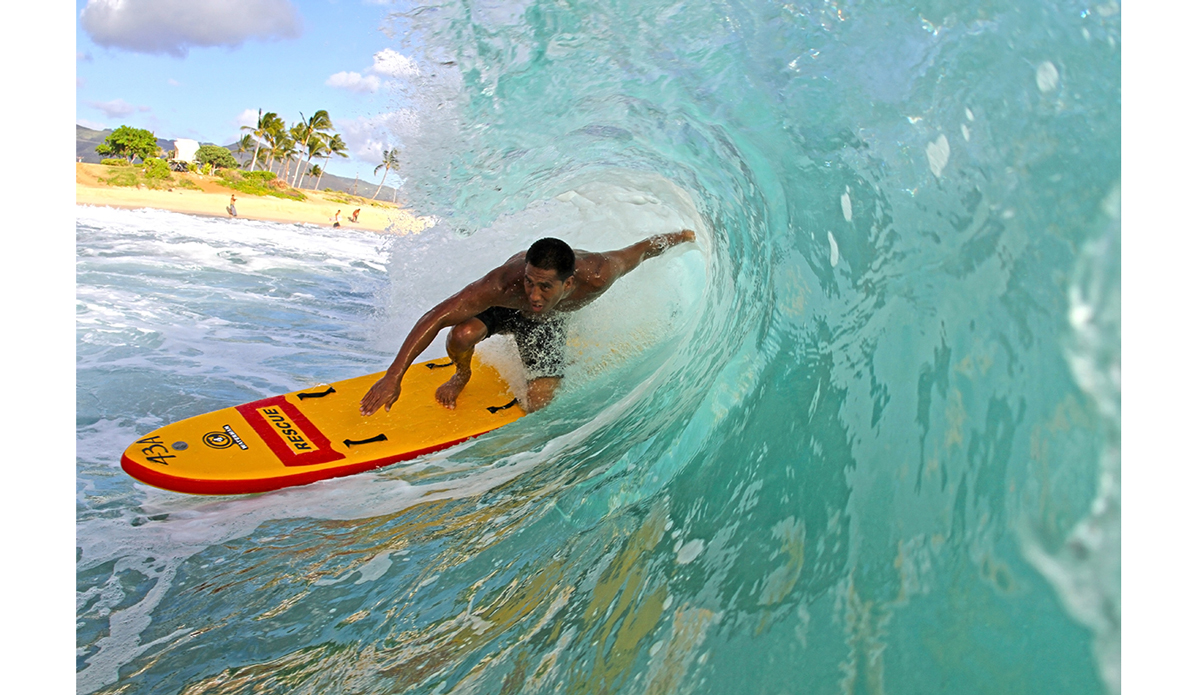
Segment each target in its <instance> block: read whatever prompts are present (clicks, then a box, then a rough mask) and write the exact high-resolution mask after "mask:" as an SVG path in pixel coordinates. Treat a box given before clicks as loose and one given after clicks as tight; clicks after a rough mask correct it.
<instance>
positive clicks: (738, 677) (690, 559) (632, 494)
mask: <svg viewBox="0 0 1200 695" xmlns="http://www.w3.org/2000/svg"><path fill="white" fill-rule="evenodd" d="M391 21H392V22H393V23H394V24H395V27H394V28H395V29H397V35H400V36H408V37H411V42H410V43H405V42H400V41H398V43H397V45H396V48H397V49H398V50H401V51H403V52H405V53H407V54H409V55H413V56H414V57H416V58H417V59H418V64H419V65H420V67H421V74H420V75H419V76H417V77H413V78H411V81H410V83H409V84H408V85H407V86H405V87H404V88H403V89H402V90H401V92H400V94H399V95H398V98H399V100H400V102H401V105H402V107H403V109H405V111H404V113H405V114H406V117H405V118H404V119H398V121H397V122H402V123H404V124H406V125H404V126H403V127H398V129H397V133H396V135H397V137H398V139H399V141H400V142H402V143H403V144H404V148H405V157H406V161H407V162H409V170H408V171H406V174H407V175H408V177H409V178H408V180H407V182H406V184H405V188H406V190H407V191H408V192H409V195H410V197H411V199H410V204H411V205H413V206H414V207H415V208H416V211H417V212H418V213H420V214H431V215H435V216H437V218H438V219H439V220H440V222H439V224H438V225H437V226H435V227H434V228H432V229H429V230H426V231H425V232H423V233H422V234H419V235H413V236H407V237H399V238H395V239H392V240H390V241H388V242H387V244H386V247H385V248H381V243H380V242H368V241H366V240H365V238H364V239H362V240H355V241H353V242H346V241H336V242H335V241H334V240H333V238H332V237H329V238H328V239H326V238H325V237H322V239H321V244H318V245H316V246H315V247H313V248H312V250H311V251H303V250H301V251H284V250H283V249H284V248H287V245H286V244H280V245H279V246H274V245H273V244H272V243H270V242H267V241H265V240H264V241H263V242H262V243H261V244H259V243H255V242H254V241H252V240H245V239H243V240H242V242H241V243H244V244H246V249H247V250H245V251H241V250H234V251H232V253H234V254H235V255H237V256H238V257H239V258H241V259H242V260H244V261H246V262H245V263H237V262H236V261H235V260H231V259H230V256H229V254H228V253H226V252H224V251H222V252H213V249H217V248H220V245H219V244H218V243H217V242H213V241H205V240H203V238H202V236H201V235H196V238H197V239H198V240H197V241H195V242H194V245H193V243H192V242H191V241H189V242H188V243H187V244H180V243H176V242H174V241H172V239H174V237H171V235H170V234H168V233H167V232H166V231H164V229H165V226H166V224H167V223H166V221H163V220H156V219H152V218H151V219H146V220H145V222H146V231H145V234H146V235H147V238H155V239H160V240H164V243H162V244H160V245H153V246H152V247H140V248H137V249H129V248H126V247H122V249H123V250H116V249H115V248H114V247H113V246H110V244H114V245H115V244H124V243H125V242H124V241H115V239H125V238H126V237H127V234H128V232H127V231H125V232H120V230H121V229H123V227H122V226H123V225H129V224H130V222H129V220H130V219H131V218H132V217H133V216H134V215H136V214H137V213H112V217H111V218H110V217H105V216H103V215H101V214H100V213H95V214H94V218H87V216H86V215H83V214H82V213H81V222H80V231H79V238H80V248H81V260H80V268H81V270H80V295H81V306H82V307H83V308H81V315H80V324H79V325H80V344H81V346H84V345H86V346H88V347H87V350H83V351H82V352H83V353H85V357H84V359H83V361H82V362H81V366H80V389H81V396H80V398H79V402H80V403H81V406H80V411H81V413H80V452H81V453H80V463H79V466H80V471H81V472H80V480H81V488H80V502H79V505H80V527H79V537H80V541H79V542H80V546H81V559H80V561H79V568H80V575H79V576H80V586H81V589H80V596H81V598H80V620H81V623H80V624H81V625H83V626H84V627H81V628H80V633H79V634H80V637H79V641H80V656H79V668H80V684H81V685H80V691H81V692H91V691H94V690H101V691H112V690H115V689H117V688H122V687H123V688H127V689H128V690H127V691H128V692H184V691H187V692H230V693H232V692H251V691H254V692H289V693H291V692H333V691H340V692H401V691H412V692H431V693H432V692H537V691H539V690H545V691H547V692H549V691H555V690H558V689H560V688H565V689H567V690H569V691H578V692H639V693H640V692H713V693H727V692H758V691H760V690H771V689H773V690H779V689H785V690H792V689H804V690H819V691H826V690H829V691H839V690H840V691H845V692H857V691H867V692H883V691H885V690H886V691H887V692H921V693H927V692H948V691H953V692H1025V691H1033V690H1044V691H1054V692H1064V693H1065V692H1097V691H1102V690H1105V689H1108V690H1110V691H1117V690H1119V683H1120V681H1119V675H1120V673H1119V657H1120V653H1119V636H1120V584H1119V564H1118V563H1119V548H1120V546H1119V542H1120V541H1119V521H1120V458H1119V451H1120V449H1119V442H1120V427H1119V422H1120V419H1119V418H1120V384H1119V365H1120V353H1119V331H1120V317H1119V306H1120V301H1119V300H1120V276H1119V257H1120V206H1119V198H1120V188H1119V184H1120V181H1119V173H1120V159H1119V143H1120V136H1119V133H1120V120H1119V114H1120V104H1119V98H1118V96H1117V95H1118V93H1119V85H1120V82H1119V74H1120V51H1119V49H1120V13H1119V7H1118V6H1117V5H1115V4H1104V5H1088V4H1082V3H1081V4H1076V5H1070V6H1062V7H1045V6H1043V4H1039V3H1024V2H1022V3H1018V4H1016V5H1006V6H1005V7H1004V8H999V7H995V6H993V5H991V4H988V3H974V4H967V5H963V4H961V3H955V4H952V5H947V4H944V3H936V2H932V3H922V4H919V5H917V6H913V5H912V4H911V3H909V4H901V3H883V4H874V5H871V6H869V7H866V6H858V5H855V4H848V3H835V2H826V3H807V4H806V3H801V4H783V5H780V4H774V3H757V2H722V3H692V2H674V3H658V2H639V3H595V2H592V3H585V2H570V1H565V2H532V1H530V2H507V3H505V2H467V3H442V4H436V3H435V4H423V5H420V6H411V7H404V8H401V9H400V10H399V11H397V12H395V13H394V14H393V15H392V16H391ZM89 214H90V213H89ZM85 218H87V219H85ZM171 223H172V224H174V222H173V221H172V222H171ZM189 224H191V223H189ZM196 224H200V223H199V222H197V223H196ZM203 224H205V225H211V227H212V230H217V229H224V228H226V227H227V226H228V225H230V224H232V223H231V222H229V221H223V220H214V221H205V222H204V223H203ZM682 227H688V228H692V229H695V230H696V231H697V233H698V237H699V239H698V243H697V244H696V245H695V246H694V247H687V248H685V247H679V248H677V249H674V250H672V251H671V252H670V253H668V254H666V255H664V256H663V257H661V258H658V259H654V260H652V261H649V262H647V263H646V264H645V265H643V266H642V267H641V268H639V269H638V270H637V271H636V272H635V273H634V274H631V275H630V276H629V277H627V278H625V279H623V280H622V281H621V282H620V283H619V284H618V285H617V286H616V287H615V288H614V289H613V290H612V291H611V292H610V293H608V294H607V295H605V296H604V297H603V298H602V299H601V300H599V301H597V302H596V303H595V304H593V305H591V306H589V307H587V308H586V309H585V310H583V311H581V312H579V313H578V314H577V315H576V316H574V317H573V319H572V322H571V324H570V339H569V347H570V349H571V354H572V358H573V362H572V366H571V369H570V371H569V372H568V375H567V379H566V380H565V381H564V387H563V390H562V391H561V393H560V395H559V397H558V398H556V400H555V402H554V403H553V404H552V405H551V406H550V407H549V408H547V409H546V410H544V411H540V412H539V413H537V414H535V415H533V416H529V417H527V418H524V419H523V420H521V421H519V422H517V423H515V424H514V425H511V426H509V427H506V428H504V429H502V430H499V431H497V432H495V433H493V434H491V435H489V436H486V437H483V438H480V439H479V440H476V441H474V442H472V443H469V444H466V445H464V446H462V447H458V448H456V449H453V450H451V451H449V452H444V453H442V454H439V455H437V456H433V457H429V458H427V459H424V460H421V461H419V462H416V463H414V464H412V465H409V466H396V467H393V468H389V469H387V470H385V471H380V472H377V473H372V474H367V475H361V476H355V477H353V478H347V479H343V480H335V481H327V482H325V483H320V484H317V485H313V486H308V487H305V488H300V489H295V490H289V491H281V492H279V493H275V494H270V495H262V496H258V497H255V498H247V499H232V500H203V501H197V500H181V499H178V498H176V497H172V496H169V495H166V494H165V493H156V492H153V491H147V490H145V489H143V488H140V487H136V486H133V485H132V484H130V483H129V481H127V480H124V479H122V478H120V476H119V472H114V471H115V466H116V458H117V457H119V449H120V447H123V446H124V443H126V442H123V441H122V442H117V445H116V446H115V447H114V448H112V452H113V453H112V454H111V457H112V458H111V462H109V461H108V459H107V458H106V454H105V453H104V452H105V451H107V449H106V447H107V446H108V445H109V444H112V443H113V441H114V440H117V439H120V438H121V437H122V436H127V435H129V434H131V433H136V432H141V431H145V429H146V427H147V421H146V420H147V415H146V414H147V413H153V414H154V417H159V418H166V417H169V416H174V415H177V414H178V415H181V416H182V415H184V414H194V412H201V409H207V410H211V409H213V408H215V407H219V406H220V405H228V404H229V403H227V402H223V403H215V401H217V400H222V399H233V400H238V399H240V400H238V402H240V401H242V400H250V399H252V398H254V397H258V396H260V395H267V394H266V393H265V392H266V391H271V392H280V391H284V390H288V389H291V388H299V387H303V386H306V385H307V383H306V380H311V381H313V382H316V381H331V380H333V379H336V378H343V377H345V376H350V375H352V373H361V372H364V371H367V370H369V369H375V368H378V369H382V368H383V366H385V365H386V362H387V360H389V359H390V354H391V353H394V350H395V349H396V347H397V346H398V344H399V341H400V339H401V338H402V336H403V333H404V331H406V330H407V328H408V327H409V326H411V325H412V322H413V321H414V320H415V319H416V317H417V316H419V315H420V314H421V313H422V312H423V311H425V310H426V309H427V308H428V307H429V306H430V305H432V304H433V303H435V302H437V301H439V300H441V299H443V298H444V297H445V296H447V295H448V294H450V293H451V292H453V291H455V290H457V289H459V288H460V287H461V286H462V285H463V284H465V282H468V281H470V280H472V279H474V278H476V277H478V276H479V275H481V274H482V273H483V272H485V271H486V270H488V269H489V268H490V267H492V266H494V265H496V264H497V263H498V262H499V261H500V260H503V259H504V258H507V257H508V256H509V255H511V254H512V253H515V252H517V251H519V250H522V249H523V248H526V247H527V246H528V244H529V242H531V241H532V240H534V239H536V238H539V237H541V236H559V237H561V238H564V239H566V240H567V241H569V242H570V243H572V244H573V245H575V246H577V247H582V248H587V249H590V250H604V249H607V248H613V247H616V246H620V245H624V244H626V243H630V242H632V241H635V240H637V239H640V238H643V237H644V236H647V235H649V234H653V233H658V232H663V231H673V230H675V229H679V228H682ZM273 229H274V228H273ZM279 229H284V228H282V227H279ZM273 233H274V232H273ZM279 233H280V234H284V233H286V234H288V235H295V238H296V239H300V238H301V237H305V238H309V239H311V237H310V236H306V235H309V234H310V232H308V231H304V230H299V229H288V230H286V232H279ZM322 234H324V232H322ZM288 238H289V239H290V238H291V237H288ZM339 238H340V237H339ZM168 242H169V243H168ZM297 243H299V244H300V245H301V246H303V243H301V242H297ZM325 243H329V244H331V245H333V244H336V245H337V247H336V248H331V249H330V250H327V251H326V250H322V248H321V245H323V244H325ZM97 249H99V250H97ZM184 249H188V250H189V253H190V252H191V251H190V250H195V252H196V253H195V254H193V255H192V256H191V258H193V259H194V260H193V261H192V263H193V264H194V267H195V272H193V273H191V274H185V276H184V277H182V278H180V277H179V275H178V273H179V271H178V268H177V267H174V266H172V265H171V264H170V263H168V262H167V261H166V259H169V258H173V257H176V256H178V254H179V253H181V251H182V250H184ZM222 253H224V254H225V255H222ZM114 257H120V258H122V259H124V260H123V261H122V262H114V261H113V260H112V259H113V258H114ZM135 257H136V258H138V259H143V260H142V261H137V262H134V261H132V260H129V259H130V258H135ZM284 257H286V258H287V263H288V264H289V267H288V268H287V269H286V270H284V269H282V268H280V269H274V268H272V267H271V266H272V264H275V263H280V264H282V261H276V260H273V259H278V258H284ZM331 261H332V262H331ZM293 263H294V267H291V264H293ZM101 264H103V266H104V269H105V274H104V275H103V277H101V275H99V274H92V273H93V271H97V269H98V268H99V266H100V265H101ZM135 267H136V268H137V269H138V272H139V273H141V274H143V275H144V274H146V273H148V274H149V275H148V277H149V278H151V279H150V280H148V281H145V282H150V283H152V284H154V285H155V286H156V290H155V292H156V294H155V295H153V296H143V295H137V294H136V293H134V292H132V291H131V290H130V288H131V287H133V286H135V285H136V284H137V283H140V282H143V281H142V280H134V279H133V278H135V277H141V275H136V274H135V273H134V271H133V270H132V268H135ZM97 272H98V271H97ZM196 287H214V288H217V287H219V288H222V291H221V294H220V296H216V293H215V292H197V291H196V290H195V288H196ZM280 293H285V294H286V296H288V297H291V298H293V301H292V302H291V303H283V304H277V303H273V302H271V301H270V298H271V297H275V296H279V295H280ZM376 305H378V306H381V307H383V308H382V309H381V310H380V311H378V312H376V311H375V310H374V309H373V308H372V307H373V306H376ZM283 307H287V308H286V309H285V308H283ZM176 312H187V313H188V315H194V316H195V317H196V319H197V321H196V322H186V321H178V322H177V328H179V329H180V330H183V329H185V327H186V326H188V325H191V324H192V323H197V322H198V323H199V325H211V326H213V327H212V328H211V329H210V330H195V331H193V334H191V335H189V336H188V340H186V341H172V340H171V339H170V338H169V337H163V336H161V335H157V334H156V333H155V332H154V330H153V329H152V328H151V326H150V325H149V324H150V323H151V322H150V321H148V320H145V321H144V324H143V328H137V325H136V324H137V321H138V317H142V319H143V320H144V318H145V317H147V316H151V315H170V314H173V313H176ZM240 312H249V314H250V317H249V318H248V320H247V321H246V322H245V323H239V322H238V321H237V320H231V319H229V318H228V317H229V316H231V315H238V314H239V313H240ZM218 319H219V321H218ZM260 319H269V327H270V330H267V329H261V330H258V331H257V335H258V336H260V337H258V338H252V337H251V334H252V332H251V330H250V325H251V324H253V323H257V322H258V321H259V320H260ZM226 321H227V322H228V324H226V323H224V322H226ZM205 322H208V323H207V324H206V323H205ZM218 323H219V324H220V325H219V326H218V325H216V324H218ZM118 324H120V325H122V326H126V325H128V326H132V327H133V329H134V332H130V331H129V330H128V329H124V328H123V329H120V331H116V332H117V333H120V332H121V331H124V332H125V337H124V338H121V339H120V340H115V339H114V340H112V341H107V342H105V341H104V340H101V339H100V338H99V337H98V336H102V335H113V334H114V333H113V331H105V330H101V329H102V328H104V327H105V326H116V325H118ZM226 325H229V326H230V328H229V329H228V330H227V329H225V328H224V326H226ZM338 326H341V328H337V327H338ZM345 326H353V327H355V328H345ZM280 336H286V337H280ZM323 336H329V337H323ZM231 337H232V340H233V342H236V343H238V350H237V351H236V355H235V354H233V353H234V352H235V351H232V350H229V349H228V346H229V344H230V340H231ZM1114 345H1116V346H1117V347H1116V348H1114V347H1113V346H1114ZM223 346H224V347H223ZM437 349H438V348H437V347H436V346H435V347H434V348H431V351H432V352H436V351H437ZM481 351H482V352H483V353H484V356H485V358H486V359H489V360H491V361H493V362H494V363H496V364H498V365H500V366H501V367H502V369H507V370H509V373H510V374H512V375H513V376H514V381H516V380H517V379H516V378H515V377H516V374H517V366H516V365H515V363H514V360H513V355H512V352H511V348H510V346H508V345H507V344H505V343H504V342H503V341H502V340H491V341H488V342H486V343H484V344H483V346H481ZM367 365H371V366H367ZM181 367H183V368H181ZM364 367H365V368H364ZM354 370H357V372H355V371H354ZM347 372H350V373H347ZM156 379H157V380H159V382H160V383H161V382H162V381H163V380H165V381H167V382H168V383H171V384H172V385H173V390H174V391H175V392H177V393H179V392H189V393H194V392H195V389H197V387H198V386H201V385H206V384H209V385H214V386H215V389H216V390H215V391H214V392H210V393H211V394H212V395H211V397H208V396H206V397H194V396H193V397H187V398H184V399H183V401H184V402H183V404H182V405H180V404H178V403H176V405H173V406H170V407H167V406H164V404H165V403H167V402H175V401H177V400H178V399H177V398H169V397H167V396H163V395H161V390H159V391H157V393H159V394H160V395H158V396H151V395H148V394H149V393H150V392H152V390H151V389H143V385H145V384H148V383H155V380H156ZM93 394H95V395H96V396H97V399H99V400H101V401H102V402H103V403H105V404H106V405H104V406H103V407H100V408H99V409H98V410H97V412H93V409H94V408H93V407H92V406H90V405H87V404H88V403H91V402H93V400H96V399H91V396H92V395H93ZM242 396H246V397H242ZM189 409H190V410H191V411H192V412H191V413H185V412H184V411H187V410H189ZM112 539H121V541H120V542H119V543H117V542H114V541H113V540H112Z"/></svg>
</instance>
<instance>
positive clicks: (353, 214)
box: [350, 208, 362, 222]
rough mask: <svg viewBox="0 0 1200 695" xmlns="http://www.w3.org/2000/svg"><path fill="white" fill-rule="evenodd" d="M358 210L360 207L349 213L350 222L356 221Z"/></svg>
mask: <svg viewBox="0 0 1200 695" xmlns="http://www.w3.org/2000/svg"><path fill="white" fill-rule="evenodd" d="M360 210H362V208H356V209H355V210H354V212H352V213H350V221H351V222H358V213H359V211H360Z"/></svg>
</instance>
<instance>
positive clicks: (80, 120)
mask: <svg viewBox="0 0 1200 695" xmlns="http://www.w3.org/2000/svg"><path fill="white" fill-rule="evenodd" d="M75 123H77V124H78V125H81V126H83V127H84V128H91V129H92V130H105V129H106V128H108V126H106V125H104V124H103V123H97V122H96V121H89V120H88V119H86V118H76V119H75Z"/></svg>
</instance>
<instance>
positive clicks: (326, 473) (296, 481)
mask: <svg viewBox="0 0 1200 695" xmlns="http://www.w3.org/2000/svg"><path fill="white" fill-rule="evenodd" d="M268 400H273V399H268ZM260 402H261V401H260ZM248 405H253V404H248ZM480 434H484V433H483V432H480ZM272 436H277V435H272ZM478 436H479V435H478V434H474V435H471V436H469V437H463V438H462V439H456V440H454V441H452V442H445V443H443V444H435V445H434V446H430V447H426V448H424V449H416V450H413V451H406V452H404V453H402V454H394V455H392V456H386V457H384V458H381V459H375V460H373V461H364V462H362V463H355V464H351V465H347V466H340V467H338V468H323V469H321V470H316V471H313V470H310V471H304V472H300V473H295V474H293V475H284V476H276V477H273V478H251V479H245V480H214V479H203V478H185V477H181V476H176V475H171V474H169V473H166V472H164V471H163V470H162V469H160V468H150V467H148V466H144V465H142V464H140V463H138V462H137V461H134V460H133V459H131V458H129V457H128V456H126V455H122V456H121V468H122V469H124V471H125V472H126V473H128V474H129V476H130V477H132V478H134V479H135V480H139V481H141V482H143V483H145V484H147V485H152V486H154V487H157V488H162V489H163V490H170V491H171V492H186V493H188V494H191V495H248V494H251V493H255V492H269V491H271V490H278V489H280V488H285V487H293V486H296V485H308V484H309V483H315V482H317V481H318V480H327V479H329V478H340V477H342V476H344V475H354V474H355V473H362V472H363V471H369V470H371V469H372V468H382V467H383V466H387V465H390V464H393V463H397V462H399V461H407V460H409V459H414V458H416V457H418V456H424V455H425V454H432V453H433V452H435V451H441V450H442V449H449V448H450V447H452V446H454V445H456V444H462V443H463V442H465V441H467V440H468V439H474V438H475V437H478ZM342 458H344V457H342Z"/></svg>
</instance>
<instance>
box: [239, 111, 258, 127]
mask: <svg viewBox="0 0 1200 695" xmlns="http://www.w3.org/2000/svg"><path fill="white" fill-rule="evenodd" d="M236 123H237V126H238V128H239V129H241V127H242V126H244V125H248V126H251V127H255V126H257V125H258V110H257V109H246V110H245V111H243V112H241V113H239V114H238V116H237V119H236Z"/></svg>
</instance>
